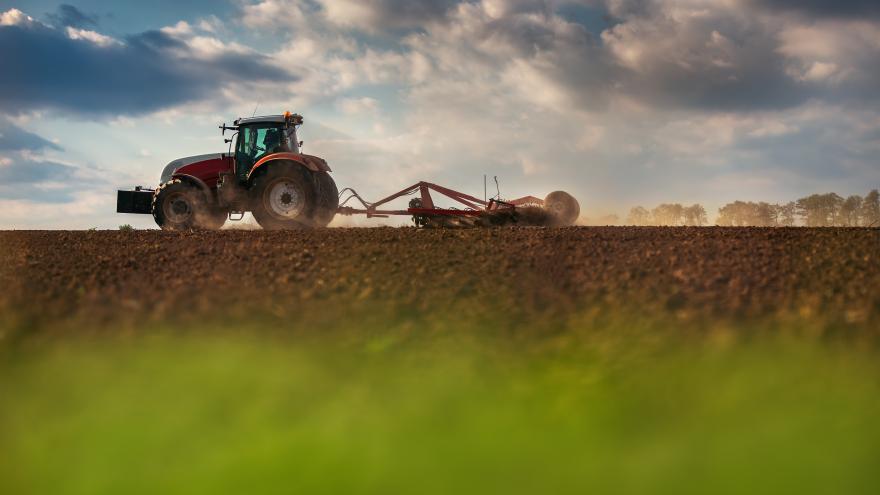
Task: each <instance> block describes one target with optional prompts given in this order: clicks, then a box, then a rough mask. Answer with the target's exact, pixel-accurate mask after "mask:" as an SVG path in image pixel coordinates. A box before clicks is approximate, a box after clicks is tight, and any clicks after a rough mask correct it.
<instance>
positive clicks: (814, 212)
mask: <svg viewBox="0 0 880 495" xmlns="http://www.w3.org/2000/svg"><path fill="white" fill-rule="evenodd" d="M843 201H844V200H843V198H841V197H840V196H838V195H837V194H835V193H828V194H812V195H810V196H807V197H805V198H801V199H799V200H797V202H796V203H795V205H796V207H797V213H798V215H800V216H801V217H802V218H803V219H804V223H805V224H806V225H807V226H808V227H828V226H832V225H838V224H839V223H840V210H841V207H842V206H843Z"/></svg>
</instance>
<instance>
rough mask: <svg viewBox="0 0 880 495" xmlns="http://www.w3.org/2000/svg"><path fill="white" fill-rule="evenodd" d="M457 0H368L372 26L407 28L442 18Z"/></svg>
mask: <svg viewBox="0 0 880 495" xmlns="http://www.w3.org/2000/svg"><path fill="white" fill-rule="evenodd" d="M458 3H460V2H459V1H458V0H376V1H373V2H368V4H369V5H368V8H369V9H370V12H371V16H370V17H371V20H372V21H373V24H374V25H373V27H374V28H379V29H391V30H394V29H408V28H418V27H419V26H420V25H422V24H424V23H426V22H430V21H436V20H442V19H443V18H444V17H445V16H446V13H447V12H448V11H449V9H450V8H452V7H453V6H455V5H457V4H458Z"/></svg>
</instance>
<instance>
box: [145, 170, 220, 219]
mask: <svg viewBox="0 0 880 495" xmlns="http://www.w3.org/2000/svg"><path fill="white" fill-rule="evenodd" d="M152 213H153V219H155V220H156V224H157V225H159V227H161V228H162V229H163V230H192V229H209V230H216V229H219V228H220V227H222V226H223V223H224V222H225V221H226V212H225V211H222V210H218V209H216V208H211V206H210V205H209V204H208V201H207V199H206V198H205V195H204V194H203V193H202V191H200V190H199V189H198V188H196V187H194V186H192V185H190V184H187V183H186V182H183V181H181V180H180V179H171V180H170V181H168V182H166V183H164V184H162V185H160V186H159V188H158V189H156V192H155V193H154V194H153V205H152Z"/></svg>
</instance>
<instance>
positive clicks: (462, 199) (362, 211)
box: [337, 182, 544, 218]
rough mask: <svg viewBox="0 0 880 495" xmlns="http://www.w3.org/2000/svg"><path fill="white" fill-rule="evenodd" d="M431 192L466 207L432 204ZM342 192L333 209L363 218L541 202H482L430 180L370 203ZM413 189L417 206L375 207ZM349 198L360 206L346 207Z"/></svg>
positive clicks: (464, 213) (463, 213)
mask: <svg viewBox="0 0 880 495" xmlns="http://www.w3.org/2000/svg"><path fill="white" fill-rule="evenodd" d="M431 191H434V192H436V193H438V194H440V195H443V196H446V197H447V198H449V199H451V200H453V201H456V202H458V203H460V204H462V205H464V206H465V208H466V209H463V210H458V209H453V208H437V207H435V206H434V199H433V198H432V197H431ZM346 192H347V193H349V196H348V197H346V198H345V199H343V200H342V201H340V203H339V209H338V210H337V212H338V213H339V214H342V215H366V216H367V218H371V217H377V218H385V217H388V216H390V215H425V216H431V215H438V216H459V217H476V216H480V215H482V214H484V213H485V212H488V211H495V210H499V209H504V208H516V207H517V206H525V205H535V206H543V204H544V200H542V199H540V198H536V197H534V196H525V197H522V198H518V199H514V200H511V201H501V200H497V199H490V200H488V201H485V200H482V199H479V198H475V197H473V196H471V195H469V194H465V193H463V192H459V191H455V190H453V189H449V188H447V187H443V186H438V185H437V184H432V183H430V182H418V183H416V184H413V185H412V186H410V187H407V188H406V189H402V190H400V191H398V192H396V193H394V194H392V195H390V196H388V197H386V198H382V199H380V200H379V201H376V202H373V203H370V202H369V201H367V200H365V199H364V198H362V197H361V195H360V194H358V193H357V191H355V190H354V189H352V188H350V187H346V188H345V189H343V190H342V191H340V192H339V197H340V198H342V196H343V195H344V194H345V193H346ZM416 192H418V193H419V194H420V197H421V200H422V204H421V207H420V208H407V209H405V210H381V209H379V207H380V206H382V205H384V204H387V203H389V202H391V201H394V200H395V199H398V198H400V197H403V196H408V195H411V194H415V193H416ZM352 199H356V200H357V201H358V202H360V203H361V205H362V206H363V208H354V207H351V206H346V203H348V202H349V201H350V200H352Z"/></svg>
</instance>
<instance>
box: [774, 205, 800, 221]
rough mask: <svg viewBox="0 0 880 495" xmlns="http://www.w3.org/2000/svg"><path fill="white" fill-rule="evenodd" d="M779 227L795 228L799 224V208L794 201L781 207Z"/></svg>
mask: <svg viewBox="0 0 880 495" xmlns="http://www.w3.org/2000/svg"><path fill="white" fill-rule="evenodd" d="M778 207H779V219H778V222H779V225H780V226H782V227H794V225H795V223H796V222H797V217H796V215H797V208H796V206H795V203H794V201H789V202H788V203H785V204H784V205H779V206H778Z"/></svg>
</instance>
